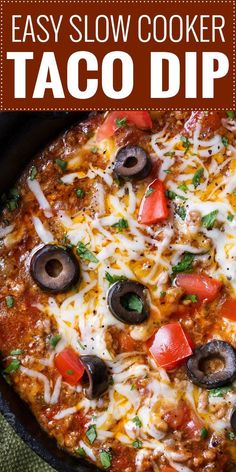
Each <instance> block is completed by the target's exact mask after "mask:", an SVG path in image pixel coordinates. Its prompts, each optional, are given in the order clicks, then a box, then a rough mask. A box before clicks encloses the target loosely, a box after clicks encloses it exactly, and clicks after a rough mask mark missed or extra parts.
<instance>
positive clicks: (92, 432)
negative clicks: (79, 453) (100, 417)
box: [86, 424, 97, 444]
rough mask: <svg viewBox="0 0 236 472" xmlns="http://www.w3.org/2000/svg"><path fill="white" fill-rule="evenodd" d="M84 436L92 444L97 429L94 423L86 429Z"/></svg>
mask: <svg viewBox="0 0 236 472" xmlns="http://www.w3.org/2000/svg"><path fill="white" fill-rule="evenodd" d="M86 436H87V438H88V440H89V442H90V444H93V443H94V441H95V439H96V437H97V429H96V425H95V424H91V426H89V428H88V429H87V431H86Z"/></svg>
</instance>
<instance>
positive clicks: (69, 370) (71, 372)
mask: <svg viewBox="0 0 236 472" xmlns="http://www.w3.org/2000/svg"><path fill="white" fill-rule="evenodd" d="M66 373H67V374H68V375H73V373H74V371H73V370H72V369H68V370H67V371H66Z"/></svg>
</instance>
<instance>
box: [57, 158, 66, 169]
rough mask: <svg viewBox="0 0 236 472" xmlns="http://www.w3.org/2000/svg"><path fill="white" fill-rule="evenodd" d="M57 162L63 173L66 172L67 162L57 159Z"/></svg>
mask: <svg viewBox="0 0 236 472" xmlns="http://www.w3.org/2000/svg"><path fill="white" fill-rule="evenodd" d="M55 162H56V165H57V166H58V167H60V169H61V170H62V171H63V170H66V168H67V165H68V162H67V161H63V160H62V159H56V160H55Z"/></svg>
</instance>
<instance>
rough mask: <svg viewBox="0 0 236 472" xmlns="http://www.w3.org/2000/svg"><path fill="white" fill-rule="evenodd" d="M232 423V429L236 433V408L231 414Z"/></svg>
mask: <svg viewBox="0 0 236 472" xmlns="http://www.w3.org/2000/svg"><path fill="white" fill-rule="evenodd" d="M230 424H231V427H232V430H233V431H234V433H235V434H236V410H234V411H233V413H232V415H231V418H230Z"/></svg>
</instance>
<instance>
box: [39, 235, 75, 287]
mask: <svg viewBox="0 0 236 472" xmlns="http://www.w3.org/2000/svg"><path fill="white" fill-rule="evenodd" d="M30 273H31V276H32V278H33V279H34V281H35V282H36V284H37V285H38V286H39V287H40V288H41V289H42V290H45V291H47V292H54V293H59V292H66V291H67V290H68V289H69V288H71V287H72V286H73V285H74V284H75V283H76V282H78V280H79V278H80V266H79V262H78V261H77V259H76V257H75V256H74V254H73V252H72V251H70V250H69V249H67V248H65V247H63V246H56V245H54V244H46V245H45V246H43V247H42V248H40V249H39V250H38V251H37V252H35V253H34V255H33V257H32V259H31V262H30Z"/></svg>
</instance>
